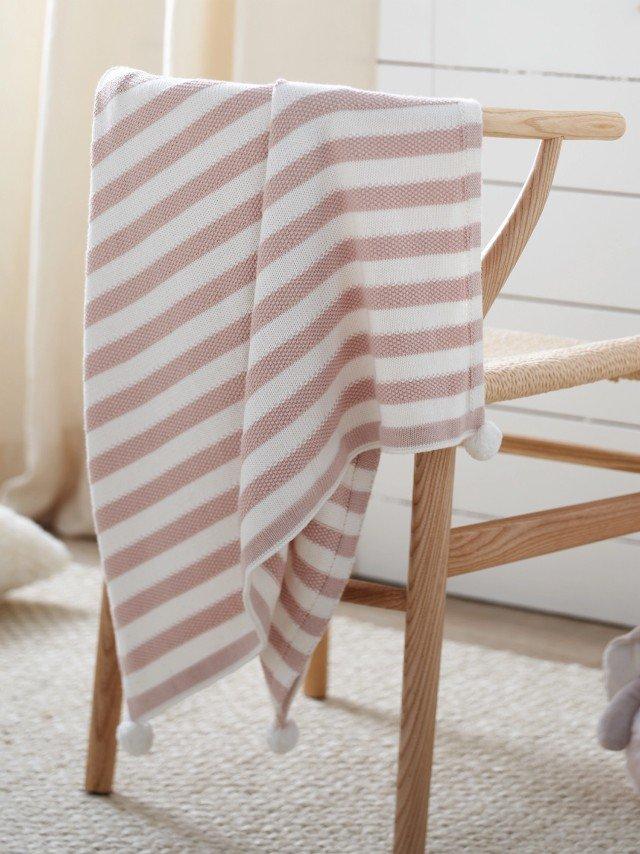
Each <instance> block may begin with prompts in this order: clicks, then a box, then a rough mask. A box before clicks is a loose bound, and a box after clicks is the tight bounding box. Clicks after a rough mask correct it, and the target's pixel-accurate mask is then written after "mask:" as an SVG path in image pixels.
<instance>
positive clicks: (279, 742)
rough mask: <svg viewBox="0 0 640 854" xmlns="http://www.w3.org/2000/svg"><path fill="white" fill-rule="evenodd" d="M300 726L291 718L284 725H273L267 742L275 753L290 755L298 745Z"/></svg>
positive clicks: (268, 733)
mask: <svg viewBox="0 0 640 854" xmlns="http://www.w3.org/2000/svg"><path fill="white" fill-rule="evenodd" d="M299 735H300V733H299V731H298V726H297V724H296V722H295V721H293V720H291V718H289V720H288V721H286V722H285V723H284V725H282V726H281V725H280V724H278V723H273V724H272V725H271V726H270V727H269V731H268V732H267V742H268V743H269V747H270V748H271V750H273V752H274V753H288V752H289V751H290V750H293V748H294V747H295V746H296V744H297V743H298V736H299Z"/></svg>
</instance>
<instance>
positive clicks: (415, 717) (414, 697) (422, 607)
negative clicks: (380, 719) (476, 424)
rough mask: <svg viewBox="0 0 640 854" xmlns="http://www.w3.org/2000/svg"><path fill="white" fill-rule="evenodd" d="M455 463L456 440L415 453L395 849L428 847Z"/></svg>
mask: <svg viewBox="0 0 640 854" xmlns="http://www.w3.org/2000/svg"><path fill="white" fill-rule="evenodd" d="M454 463H455V448H445V449H443V450H440V451H432V452H431V453H424V454H417V455H416V458H415V469H414V477H413V512H412V519H411V550H410V558H409V578H408V584H407V624H406V633H405V644H404V667H403V685H402V716H401V722H400V750H399V757H398V782H397V789H396V823H395V841H394V851H395V854H418V852H419V854H423V852H424V849H425V841H426V835H427V816H428V808H429V785H430V782H431V764H432V759H433V743H434V737H435V722H436V703H437V698H438V680H439V674H440V651H441V647H442V627H443V619H444V603H445V587H446V579H447V558H448V552H449V532H450V529H451V501H452V491H453V472H454Z"/></svg>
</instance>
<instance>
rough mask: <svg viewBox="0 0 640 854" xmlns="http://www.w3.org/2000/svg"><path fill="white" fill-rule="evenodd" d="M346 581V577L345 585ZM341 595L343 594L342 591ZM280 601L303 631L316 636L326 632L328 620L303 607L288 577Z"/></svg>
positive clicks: (283, 585)
mask: <svg viewBox="0 0 640 854" xmlns="http://www.w3.org/2000/svg"><path fill="white" fill-rule="evenodd" d="M346 582H347V579H346V578H345V579H344V582H343V586H344V584H346ZM320 592H324V591H320ZM340 595H342V593H341V594H340ZM337 599H338V597H336V600H337ZM280 602H281V603H282V607H283V608H284V609H285V611H286V612H287V614H288V615H289V616H290V617H291V619H292V620H293V621H294V623H296V625H297V626H299V627H300V628H301V629H302V630H303V631H305V632H307V634H309V635H313V636H314V637H320V636H321V635H323V634H324V630H325V629H326V627H327V622H328V620H326V619H325V618H324V617H316V616H314V615H313V614H310V613H309V611H307V610H306V609H305V608H302V607H301V605H300V603H299V602H298V600H297V599H296V597H295V596H294V595H293V593H292V592H291V589H290V588H289V586H288V584H287V582H286V579H285V581H284V582H283V584H282V589H281V591H280Z"/></svg>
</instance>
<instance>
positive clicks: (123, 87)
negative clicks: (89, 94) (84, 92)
mask: <svg viewBox="0 0 640 854" xmlns="http://www.w3.org/2000/svg"><path fill="white" fill-rule="evenodd" d="M153 79H154V78H153V77H152V76H151V75H150V74H146V73H145V72H144V71H128V72H127V73H126V74H121V75H120V76H119V77H116V78H115V79H114V78H111V79H110V80H109V82H108V83H106V84H105V85H104V86H103V87H102V88H101V89H99V90H98V91H97V92H96V97H95V101H94V104H93V115H94V117H95V116H99V115H100V113H101V112H102V111H103V110H104V108H105V107H106V106H107V104H108V103H109V101H112V100H113V98H115V97H116V95H123V94H124V93H125V92H128V91H129V90H130V89H134V88H135V87H136V86H139V85H140V84H141V83H147V82H148V81H149V80H153Z"/></svg>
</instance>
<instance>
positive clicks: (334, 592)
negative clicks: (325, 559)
mask: <svg viewBox="0 0 640 854" xmlns="http://www.w3.org/2000/svg"><path fill="white" fill-rule="evenodd" d="M299 536H300V537H302V536H304V535H303V534H299ZM296 539H297V538H296ZM294 549H295V540H294ZM292 567H293V572H294V574H295V576H296V578H297V579H298V580H299V581H301V582H302V583H303V584H305V585H306V586H307V587H309V588H310V589H311V590H315V591H316V593H323V594H324V595H325V596H328V597H329V598H330V599H335V600H336V601H337V600H338V599H339V598H340V597H341V596H342V591H343V590H344V579H343V578H334V577H333V576H332V575H328V574H327V573H326V572H322V571H321V570H319V569H316V567H315V566H312V565H311V564H310V563H307V562H306V561H305V560H303V559H302V558H301V557H300V555H299V554H298V552H297V551H295V550H294V552H293V557H292Z"/></svg>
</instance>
